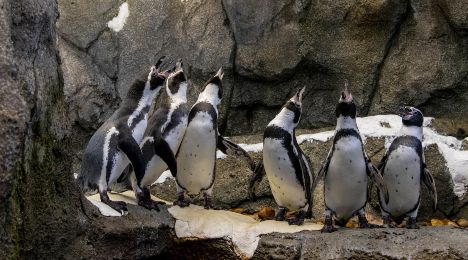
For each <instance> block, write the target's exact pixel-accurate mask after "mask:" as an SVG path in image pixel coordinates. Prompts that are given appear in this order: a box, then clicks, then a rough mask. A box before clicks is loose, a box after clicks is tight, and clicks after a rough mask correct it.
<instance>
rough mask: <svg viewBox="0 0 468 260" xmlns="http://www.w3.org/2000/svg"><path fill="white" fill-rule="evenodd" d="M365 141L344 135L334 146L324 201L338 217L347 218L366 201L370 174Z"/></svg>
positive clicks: (326, 180)
mask: <svg viewBox="0 0 468 260" xmlns="http://www.w3.org/2000/svg"><path fill="white" fill-rule="evenodd" d="M362 149H363V148H362V143H361V140H359V139H358V138H356V137H353V136H348V137H342V138H341V139H339V140H338V141H336V143H335V145H334V150H333V155H332V157H331V159H330V164H329V167H328V172H327V175H326V177H325V203H326V205H327V207H328V208H330V209H331V210H332V211H334V212H335V214H336V215H337V217H338V218H341V219H347V218H349V217H351V216H352V215H353V214H354V213H355V212H356V211H357V210H359V209H361V208H362V207H363V206H364V205H365V204H366V201H367V182H368V180H367V173H366V164H365V160H364V155H363V150H362Z"/></svg>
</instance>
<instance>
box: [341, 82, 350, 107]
mask: <svg viewBox="0 0 468 260" xmlns="http://www.w3.org/2000/svg"><path fill="white" fill-rule="evenodd" d="M352 101H353V95H352V94H351V92H350V91H349V89H348V81H346V82H345V86H344V89H343V91H341V97H340V101H339V102H340V103H341V102H346V103H350V102H352Z"/></svg>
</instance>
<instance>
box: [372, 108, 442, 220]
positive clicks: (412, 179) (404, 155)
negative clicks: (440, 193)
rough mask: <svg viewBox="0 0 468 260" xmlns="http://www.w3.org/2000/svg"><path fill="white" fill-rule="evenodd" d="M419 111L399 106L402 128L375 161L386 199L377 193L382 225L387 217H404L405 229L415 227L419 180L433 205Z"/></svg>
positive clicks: (432, 188)
mask: <svg viewBox="0 0 468 260" xmlns="http://www.w3.org/2000/svg"><path fill="white" fill-rule="evenodd" d="M423 120H424V117H423V114H422V113H421V111H420V110H418V109H416V108H414V107H407V106H406V107H403V108H402V122H403V125H402V128H401V130H400V134H399V136H398V137H397V138H395V140H393V142H392V144H391V145H390V147H389V149H388V151H387V152H386V154H385V156H384V157H383V159H382V161H381V163H380V164H379V169H380V170H381V172H382V174H383V178H384V182H385V184H386V185H387V188H388V194H389V200H388V202H386V201H385V200H383V199H382V198H383V197H382V196H383V194H382V192H379V202H380V208H381V212H382V218H383V220H384V226H385V227H389V226H390V222H391V219H392V218H393V220H395V221H396V222H401V221H402V220H403V218H404V217H406V216H408V217H409V221H408V223H407V228H418V225H417V224H416V219H417V215H418V209H419V203H420V195H421V189H420V186H421V182H424V184H426V186H427V188H428V189H429V191H430V193H431V195H432V196H433V201H434V204H433V209H434V210H436V207H437V192H436V187H435V183H434V178H433V177H432V175H431V174H430V172H429V171H428V169H427V167H426V163H425V159H424V151H423V147H422V137H423V129H422V124H423Z"/></svg>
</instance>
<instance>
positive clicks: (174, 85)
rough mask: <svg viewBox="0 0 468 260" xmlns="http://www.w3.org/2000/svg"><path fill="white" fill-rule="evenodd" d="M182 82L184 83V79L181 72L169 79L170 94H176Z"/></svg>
mask: <svg viewBox="0 0 468 260" xmlns="http://www.w3.org/2000/svg"><path fill="white" fill-rule="evenodd" d="M184 81H186V79H185V75H184V73H183V72H180V73H178V74H177V75H175V76H174V77H172V78H170V80H169V82H168V83H169V84H168V86H169V90H170V91H171V93H172V94H176V93H177V92H178V91H179V87H180V84H181V83H182V82H184Z"/></svg>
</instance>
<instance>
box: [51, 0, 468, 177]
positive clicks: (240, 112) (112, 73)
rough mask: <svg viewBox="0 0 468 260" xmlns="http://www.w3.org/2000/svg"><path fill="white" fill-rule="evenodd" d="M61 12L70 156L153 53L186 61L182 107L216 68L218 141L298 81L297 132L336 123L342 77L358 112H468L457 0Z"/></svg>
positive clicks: (155, 5) (214, 3)
mask: <svg viewBox="0 0 468 260" xmlns="http://www.w3.org/2000/svg"><path fill="white" fill-rule="evenodd" d="M123 3H126V4H128V11H129V15H128V18H126V19H123V20H124V21H125V23H124V25H123V28H122V29H121V30H120V31H118V32H116V31H114V30H112V29H110V28H109V27H108V26H107V22H108V21H110V20H112V19H113V18H114V17H116V16H117V15H118V14H119V10H120V8H119V7H120V6H121V5H122V4H123ZM59 10H60V19H59V21H58V23H57V26H58V35H59V48H60V52H61V62H62V70H63V75H64V84H65V99H66V102H68V103H69V104H70V105H71V110H70V114H69V118H70V119H71V121H72V128H73V129H74V131H73V132H74V139H73V144H72V145H71V147H72V148H73V149H74V150H75V154H77V157H76V158H75V161H78V160H79V158H80V157H81V156H80V151H81V150H82V149H83V148H84V147H85V145H86V141H87V140H88V139H89V137H90V135H91V133H92V132H93V131H94V130H95V129H96V128H97V127H98V126H99V125H100V124H101V123H102V122H103V121H104V120H105V119H106V118H108V117H109V116H110V115H111V113H112V112H113V111H114V110H115V108H116V107H117V106H118V104H119V103H120V100H121V98H122V97H123V96H124V95H125V94H126V91H127V88H128V86H129V85H130V83H131V82H132V81H133V79H134V77H135V75H139V74H141V73H142V72H144V71H146V70H147V68H148V66H149V65H151V64H152V63H153V62H154V61H155V60H156V58H157V57H159V56H160V55H170V56H172V57H173V58H174V59H176V58H182V59H183V60H184V61H185V65H186V70H187V71H188V72H189V75H190V77H191V79H192V81H193V82H194V87H193V88H192V89H191V91H190V100H191V101H194V100H195V99H196V96H197V93H199V91H200V90H201V87H202V85H203V82H204V81H205V80H206V79H208V78H209V77H210V75H212V74H213V73H214V72H215V71H216V70H217V68H218V67H220V66H223V67H224V68H225V70H226V77H225V79H226V80H225V84H224V86H225V91H224V97H223V105H222V109H221V124H220V130H221V132H222V133H224V134H226V135H239V134H246V133H258V132H262V131H263V129H264V127H265V125H266V124H267V123H268V122H269V121H270V120H271V119H272V118H273V116H274V115H275V114H276V113H277V111H278V109H279V108H280V107H281V106H282V105H283V104H284V101H285V100H286V99H288V98H289V97H290V96H291V95H292V93H293V92H294V91H296V90H297V89H298V88H299V87H302V86H307V90H306V97H305V101H304V102H305V104H304V116H303V118H302V120H301V125H300V127H301V128H319V127H324V126H330V125H333V124H334V109H335V102H336V100H337V97H338V95H339V92H340V90H341V88H342V86H343V84H344V83H345V82H346V81H348V82H349V84H350V86H351V89H352V92H353V96H354V97H355V100H356V102H357V104H358V113H359V114H360V115H361V116H365V115H373V114H385V113H395V112H396V111H397V108H398V106H399V105H400V104H402V103H405V104H411V105H416V106H419V107H420V108H422V110H423V112H424V113H425V115H426V116H434V117H442V118H451V119H454V120H459V119H464V120H466V116H467V115H468V106H467V105H466V104H468V37H467V36H468V22H467V21H468V1H466V0H455V1H448V0H430V1H422V0H382V1H370V0H353V1H345V0H338V1H318V0H287V1H266V0H261V1H257V0H255V1H253V0H252V1H251V0H248V1H234V0H223V1H221V0H197V1H185V0H181V1H168V0H166V1H151V0H143V1H135V0H128V1H124V0H105V1H97V2H96V1H74V0H61V1H59ZM162 98H164V97H162ZM77 167H78V166H77V163H75V167H74V169H75V170H76V169H77Z"/></svg>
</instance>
